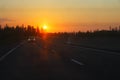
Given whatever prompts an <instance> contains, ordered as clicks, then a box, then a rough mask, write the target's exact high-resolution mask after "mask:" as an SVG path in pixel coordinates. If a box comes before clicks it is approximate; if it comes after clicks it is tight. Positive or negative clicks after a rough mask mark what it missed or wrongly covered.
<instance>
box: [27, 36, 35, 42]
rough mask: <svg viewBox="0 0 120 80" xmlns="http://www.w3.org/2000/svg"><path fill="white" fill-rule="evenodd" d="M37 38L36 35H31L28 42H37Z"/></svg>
mask: <svg viewBox="0 0 120 80" xmlns="http://www.w3.org/2000/svg"><path fill="white" fill-rule="evenodd" d="M35 41H36V38H35V37H34V36H31V37H29V38H28V42H35Z"/></svg>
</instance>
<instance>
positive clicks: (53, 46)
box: [0, 39, 120, 80]
mask: <svg viewBox="0 0 120 80" xmlns="http://www.w3.org/2000/svg"><path fill="white" fill-rule="evenodd" d="M57 43H58V44H57ZM17 46H18V45H17ZM118 54H119V53H118ZM119 75H120V56H119V55H114V53H113V54H110V52H102V51H99V50H98V51H97V50H93V49H87V48H81V47H78V46H71V45H67V44H60V43H59V42H54V41H53V42H52V41H51V43H50V44H49V43H47V42H45V41H41V40H40V39H37V40H36V41H35V42H27V41H25V42H24V43H22V44H20V46H18V47H16V48H14V50H13V51H10V53H9V54H8V55H7V56H5V58H4V59H2V60H1V61H0V80H115V79H120V78H119Z"/></svg>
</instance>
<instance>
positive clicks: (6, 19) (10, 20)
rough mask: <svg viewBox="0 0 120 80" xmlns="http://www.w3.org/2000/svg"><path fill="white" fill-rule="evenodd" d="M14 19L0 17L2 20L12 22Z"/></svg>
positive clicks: (0, 20)
mask: <svg viewBox="0 0 120 80" xmlns="http://www.w3.org/2000/svg"><path fill="white" fill-rule="evenodd" d="M12 21H14V20H12V19H8V18H0V22H12Z"/></svg>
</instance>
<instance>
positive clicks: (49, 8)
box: [0, 0, 120, 32]
mask: <svg viewBox="0 0 120 80" xmlns="http://www.w3.org/2000/svg"><path fill="white" fill-rule="evenodd" d="M6 23H7V24H8V25H13V26H15V25H17V24H18V25H21V24H25V25H28V24H30V25H34V26H40V27H41V26H42V25H44V24H46V25H48V26H49V31H53V32H57V31H78V30H82V31H85V30H90V29H91V30H92V29H107V28H108V26H109V25H119V24H120V0H0V24H1V25H5V24H6Z"/></svg>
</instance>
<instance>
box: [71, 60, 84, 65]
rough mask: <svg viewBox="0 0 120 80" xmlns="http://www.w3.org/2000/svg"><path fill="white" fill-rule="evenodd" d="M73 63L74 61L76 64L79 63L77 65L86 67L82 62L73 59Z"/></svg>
mask: <svg viewBox="0 0 120 80" xmlns="http://www.w3.org/2000/svg"><path fill="white" fill-rule="evenodd" d="M71 61H73V62H75V63H77V64H79V65H82V66H83V65H84V64H83V63H82V62H79V61H77V60H75V59H71Z"/></svg>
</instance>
